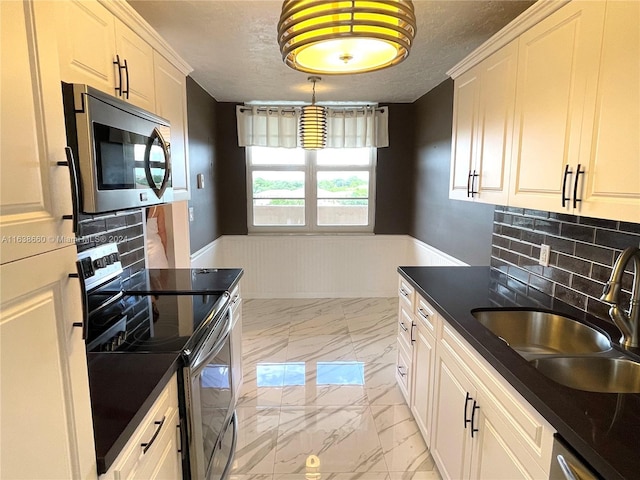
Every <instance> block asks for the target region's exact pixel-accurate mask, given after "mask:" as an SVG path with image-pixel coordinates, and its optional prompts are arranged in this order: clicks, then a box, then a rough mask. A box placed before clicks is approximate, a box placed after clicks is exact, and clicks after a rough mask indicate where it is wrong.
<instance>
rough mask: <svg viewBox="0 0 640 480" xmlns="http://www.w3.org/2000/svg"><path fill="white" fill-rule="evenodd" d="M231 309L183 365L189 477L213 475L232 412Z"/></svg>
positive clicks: (197, 477) (200, 477)
mask: <svg viewBox="0 0 640 480" xmlns="http://www.w3.org/2000/svg"><path fill="white" fill-rule="evenodd" d="M230 331H231V312H230V309H227V311H226V312H225V314H224V317H223V321H221V322H219V324H218V325H216V327H215V328H214V330H213V332H211V334H210V335H209V336H208V337H207V338H206V339H205V340H204V342H202V344H201V345H202V347H201V348H198V349H197V351H194V352H193V354H192V355H191V360H190V362H191V364H188V365H187V366H186V367H185V389H186V390H187V398H186V410H187V418H188V425H189V426H188V429H189V430H188V437H189V438H188V445H189V466H190V470H191V478H193V479H205V478H206V479H209V478H214V477H213V476H212V475H213V472H212V465H213V463H214V461H213V460H214V457H215V456H216V455H217V454H218V453H219V452H218V451H219V450H220V449H221V447H220V445H221V442H220V439H221V438H223V437H224V434H225V431H226V429H227V426H228V425H229V422H230V420H231V418H232V415H233V408H234V392H233V380H232V378H231V342H230Z"/></svg>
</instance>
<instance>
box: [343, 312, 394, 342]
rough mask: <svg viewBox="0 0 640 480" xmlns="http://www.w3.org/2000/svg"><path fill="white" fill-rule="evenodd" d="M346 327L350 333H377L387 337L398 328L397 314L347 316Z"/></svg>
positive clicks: (379, 335)
mask: <svg viewBox="0 0 640 480" xmlns="http://www.w3.org/2000/svg"><path fill="white" fill-rule="evenodd" d="M347 327H348V328H349V333H350V334H352V335H374V334H375V335H377V336H378V337H389V336H393V335H395V333H396V331H397V329H398V314H397V313H385V314H381V313H379V314H372V315H362V316H358V317H349V318H347Z"/></svg>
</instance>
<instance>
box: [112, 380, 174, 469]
mask: <svg viewBox="0 0 640 480" xmlns="http://www.w3.org/2000/svg"><path fill="white" fill-rule="evenodd" d="M180 448H181V447H180V417H179V413H178V382H177V376H176V375H175V374H174V375H173V377H172V378H171V380H169V383H168V384H167V386H166V387H165V389H164V390H163V391H162V393H160V396H159V397H158V399H157V400H156V401H155V403H154V404H153V406H152V407H151V409H150V410H149V412H148V413H147V415H146V416H145V417H144V419H143V420H142V422H140V425H139V426H138V428H137V429H136V430H135V432H134V433H133V435H132V436H131V439H130V440H129V442H128V443H127V445H125V447H124V448H123V449H122V452H120V455H118V458H116V460H115V462H114V463H113V465H112V466H111V468H109V470H108V471H107V473H105V474H104V475H101V476H100V480H124V479H131V480H134V479H139V480H176V479H179V478H182V459H181V453H180Z"/></svg>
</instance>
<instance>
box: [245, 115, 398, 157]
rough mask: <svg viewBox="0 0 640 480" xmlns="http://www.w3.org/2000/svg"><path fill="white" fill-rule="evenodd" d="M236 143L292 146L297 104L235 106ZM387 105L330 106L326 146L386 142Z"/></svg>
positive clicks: (295, 138)
mask: <svg viewBox="0 0 640 480" xmlns="http://www.w3.org/2000/svg"><path fill="white" fill-rule="evenodd" d="M236 113H237V122H238V145H239V146H241V147H251V146H256V147H281V148H296V147H298V146H299V141H298V120H299V116H300V107H265V106H238V107H237V108H236ZM388 130H389V108H388V107H369V106H367V107H330V108H328V114H327V148H361V147H388V146H389V132H388Z"/></svg>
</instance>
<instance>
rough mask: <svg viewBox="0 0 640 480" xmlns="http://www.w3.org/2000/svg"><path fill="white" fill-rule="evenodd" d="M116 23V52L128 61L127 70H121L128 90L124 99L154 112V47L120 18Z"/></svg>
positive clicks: (123, 59) (121, 59) (121, 58)
mask: <svg viewBox="0 0 640 480" xmlns="http://www.w3.org/2000/svg"><path fill="white" fill-rule="evenodd" d="M115 24H116V52H118V55H119V56H120V61H121V62H122V63H124V61H125V60H126V62H127V68H126V71H125V70H122V72H121V73H122V75H123V82H124V88H125V89H126V91H127V92H128V96H127V95H124V99H125V100H126V101H128V102H131V103H133V104H134V105H137V106H139V107H140V108H144V109H145V110H149V111H151V112H153V111H154V110H155V106H156V98H155V86H154V78H153V48H151V46H150V45H149V44H148V43H147V42H145V41H144V40H142V38H140V37H139V36H138V35H137V34H136V33H135V32H134V31H133V30H131V29H130V28H129V27H127V26H126V25H125V24H124V23H122V22H121V21H120V20H117V19H116V20H115Z"/></svg>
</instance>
